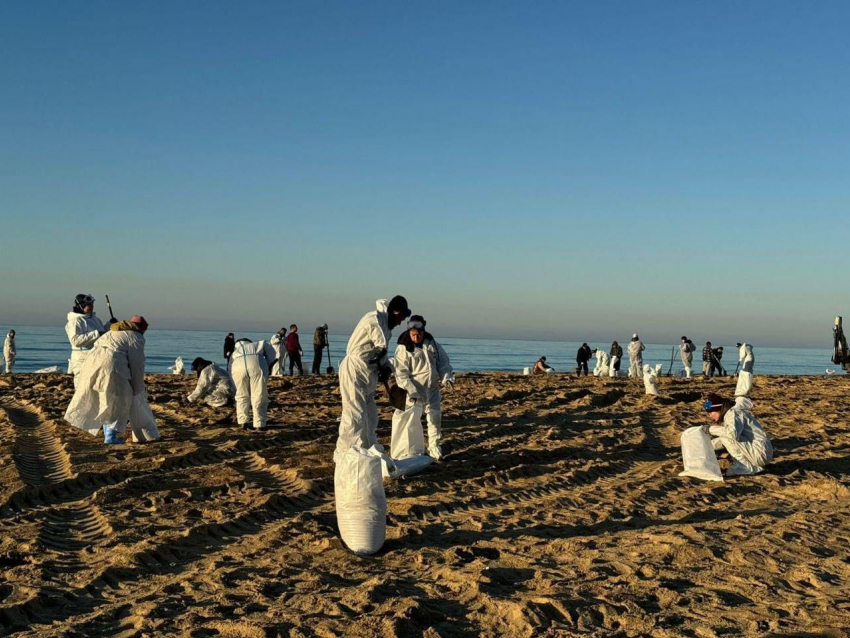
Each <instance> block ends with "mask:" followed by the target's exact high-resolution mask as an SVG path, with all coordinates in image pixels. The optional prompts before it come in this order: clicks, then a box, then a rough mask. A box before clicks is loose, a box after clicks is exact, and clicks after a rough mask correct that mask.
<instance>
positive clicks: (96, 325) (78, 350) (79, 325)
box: [65, 311, 106, 387]
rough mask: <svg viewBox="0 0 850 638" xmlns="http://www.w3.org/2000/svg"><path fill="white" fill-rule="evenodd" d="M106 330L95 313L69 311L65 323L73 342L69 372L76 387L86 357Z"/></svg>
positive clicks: (69, 339)
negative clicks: (85, 313) (86, 313)
mask: <svg viewBox="0 0 850 638" xmlns="http://www.w3.org/2000/svg"><path fill="white" fill-rule="evenodd" d="M104 332H106V327H105V326H104V325H103V322H102V321H101V320H100V317H98V316H97V315H96V314H95V313H91V314H90V315H84V314H82V313H80V312H73V311H72V312H69V313H68V321H67V323H66V324H65V334H67V335H68V341H69V342H70V343H71V358H70V359H69V360H68V372H69V373H70V374H73V375H74V386H75V387H76V385H77V375H79V373H80V370H81V369H82V367H83V363H84V362H85V360H86V357H87V356H88V355H89V352H90V351H91V349H92V347H93V346H94V342H95V341H97V339H98V337H100V335H101V334H103V333H104Z"/></svg>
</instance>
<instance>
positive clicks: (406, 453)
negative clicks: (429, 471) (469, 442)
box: [390, 315, 454, 461]
mask: <svg viewBox="0 0 850 638" xmlns="http://www.w3.org/2000/svg"><path fill="white" fill-rule="evenodd" d="M425 323H426V322H425V319H423V318H422V317H421V316H420V315H414V316H412V317H411V318H410V321H408V322H407V331H406V332H404V333H402V335H401V336H400V337H399V339H398V347H397V348H396V351H395V378H396V382H397V383H398V385H399V387H400V388H402V389H403V390H406V391H407V404H406V406H405V409H404V410H396V411H395V413H394V414H393V430H392V432H393V434H392V444H391V446H390V456H392V457H393V458H394V459H403V458H407V457H410V456H420V455H422V454H424V453H425V442H424V438H423V436H422V415H423V412H424V414H425V420H426V422H427V423H428V456H430V457H431V458H432V459H434V460H435V461H439V460H440V459H441V458H443V451H442V449H441V448H440V435H441V430H442V421H443V416H442V409H441V405H440V404H441V403H442V399H443V397H442V393H441V392H440V384H442V385H447V384H452V383H454V373H453V371H452V366H451V363H450V362H449V355H448V354H446V351H445V350H444V349H443V346H441V345H440V344H439V343H437V342H436V341H435V340H434V337H433V336H431V334H430V333H428V332H426V331H425Z"/></svg>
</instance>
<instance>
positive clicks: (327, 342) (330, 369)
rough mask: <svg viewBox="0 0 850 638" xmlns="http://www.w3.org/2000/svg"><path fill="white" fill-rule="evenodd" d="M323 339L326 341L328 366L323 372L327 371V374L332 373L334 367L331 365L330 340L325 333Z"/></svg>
mask: <svg viewBox="0 0 850 638" xmlns="http://www.w3.org/2000/svg"><path fill="white" fill-rule="evenodd" d="M325 341H326V343H325V346H326V347H327V349H328V368H327V370H325V372H327V373H328V374H333V373H334V367H333V365H331V340H330V339H328V338H327V334H326V335H325Z"/></svg>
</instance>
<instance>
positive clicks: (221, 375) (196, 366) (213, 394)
mask: <svg viewBox="0 0 850 638" xmlns="http://www.w3.org/2000/svg"><path fill="white" fill-rule="evenodd" d="M192 370H194V371H195V374H197V375H198V385H196V386H195V391H194V392H192V394H190V395H189V396H188V397H186V401H187V402H188V403H195V401H200V400H201V399H205V403H206V404H207V405H208V406H210V407H211V408H223V407H224V406H226V405H230V404H231V403H233V400H234V397H235V396H236V388H235V387H234V385H233V380H232V379H231V378H230V375H229V374H227V370H224V369H222V368H220V367H219V366H218V365H216V364H215V363H213V362H212V361H207V360H206V359H202V358H201V357H198V358H196V359H195V360H194V361H193V362H192Z"/></svg>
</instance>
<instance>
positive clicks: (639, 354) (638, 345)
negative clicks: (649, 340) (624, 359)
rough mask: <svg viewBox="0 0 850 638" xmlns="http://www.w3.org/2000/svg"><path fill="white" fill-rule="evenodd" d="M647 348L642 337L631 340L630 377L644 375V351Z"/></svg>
mask: <svg viewBox="0 0 850 638" xmlns="http://www.w3.org/2000/svg"><path fill="white" fill-rule="evenodd" d="M644 350H646V347H645V346H644V345H643V343H642V342H641V341H640V339H634V340H633V341H630V342H629V376H630V377H638V378H640V377H642V376H643V367H642V366H643V351H644Z"/></svg>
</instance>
